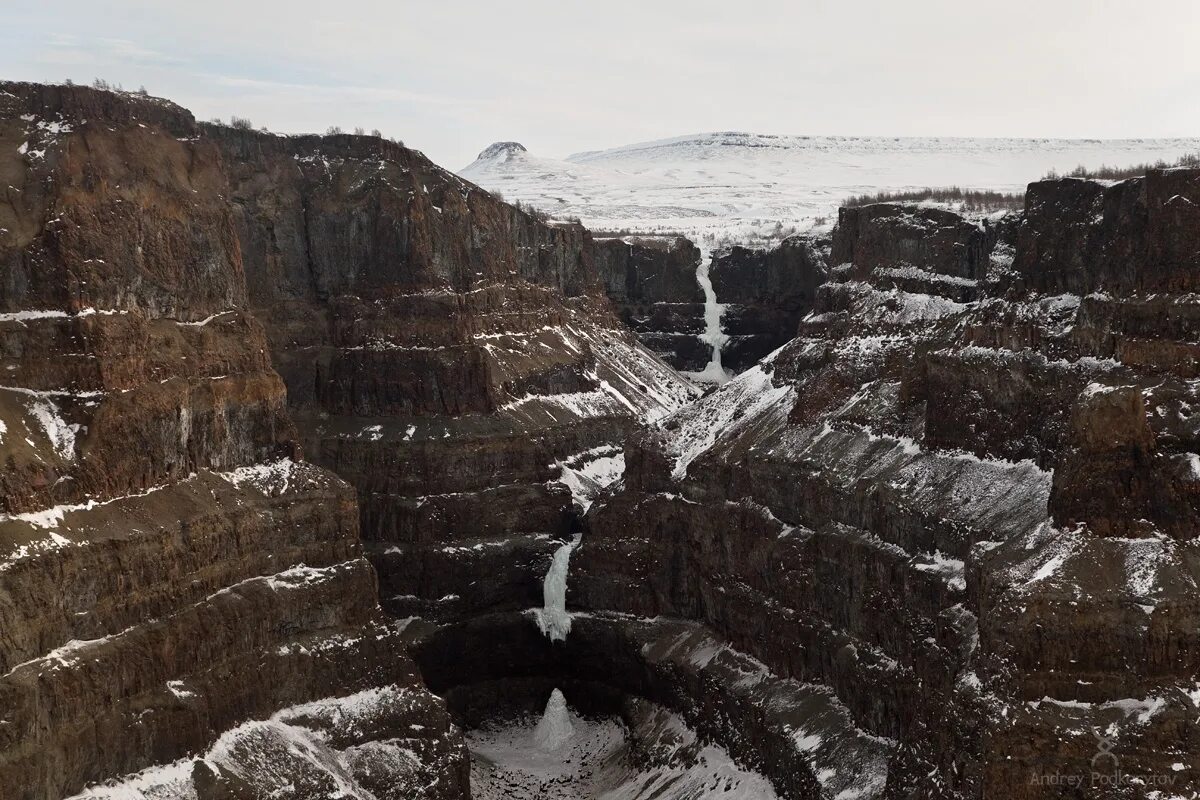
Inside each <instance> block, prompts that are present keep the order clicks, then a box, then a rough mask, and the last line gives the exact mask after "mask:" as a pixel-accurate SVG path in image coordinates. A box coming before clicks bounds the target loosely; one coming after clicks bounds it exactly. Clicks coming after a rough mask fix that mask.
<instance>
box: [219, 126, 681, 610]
mask: <svg viewBox="0 0 1200 800" xmlns="http://www.w3.org/2000/svg"><path fill="white" fill-rule="evenodd" d="M205 135H206V137H207V138H210V139H211V140H213V142H214V145H215V146H216V147H217V148H218V149H219V150H220V152H221V153H222V155H223V161H224V163H225V164H226V165H227V171H228V174H229V190H228V196H229V198H230V201H231V203H232V207H233V210H232V213H233V217H234V228H235V231H236V237H237V239H238V241H239V242H240V243H241V251H242V258H243V264H244V269H245V273H246V281H247V286H248V304H249V306H250V308H251V309H252V311H253V312H254V314H255V316H256V317H257V318H259V319H261V320H263V322H264V325H265V327H266V330H267V335H268V338H269V340H270V350H271V353H272V355H273V358H274V363H275V364H276V366H277V368H278V369H279V371H280V373H281V374H282V376H283V378H284V381H285V382H286V384H287V389H288V402H289V405H290V407H291V411H292V415H293V417H294V418H295V420H296V422H297V424H298V427H299V429H300V430H301V431H302V434H301V438H302V440H303V442H304V449H305V452H307V453H309V454H310V457H311V458H312V459H313V460H315V461H316V462H317V463H319V464H321V465H322V466H325V467H327V468H329V469H331V470H333V471H334V472H336V473H337V474H338V475H340V476H341V477H343V478H345V479H346V480H348V481H349V482H350V483H351V484H352V485H353V486H354V488H355V489H356V490H357V493H358V498H359V504H360V514H361V521H362V528H361V529H362V536H363V539H364V541H365V543H366V548H367V552H368V555H369V556H370V558H371V560H372V561H373V562H374V564H375V566H376V568H377V570H378V572H379V575H380V589H381V594H382V602H383V605H384V607H385V608H386V609H388V610H389V611H391V612H392V613H393V614H395V615H397V616H401V617H407V616H411V615H414V614H416V615H421V616H424V617H427V618H434V619H440V618H457V617H462V616H464V615H468V616H469V615H472V614H477V613H482V612H485V611H494V610H497V609H502V608H510V609H511V608H525V607H527V606H530V605H534V604H540V598H541V579H542V576H543V575H544V574H545V572H546V569H547V567H548V566H549V559H550V555H551V554H552V553H553V551H554V550H555V549H556V548H557V547H558V546H559V545H560V544H561V539H562V538H563V537H566V536H568V535H569V534H570V532H571V531H572V528H573V526H574V524H575V523H574V522H573V520H574V518H575V516H576V514H577V507H579V506H580V505H581V504H584V503H586V502H587V497H588V496H589V495H590V493H593V492H594V491H595V490H596V488H597V487H598V484H599V482H601V481H602V480H603V481H607V480H611V479H612V478H613V477H615V476H616V475H619V466H620V465H619V461H620V448H621V443H622V441H623V438H624V434H625V432H626V431H627V430H629V429H630V428H631V427H632V426H633V425H634V424H636V423H637V422H647V421H652V420H654V419H657V418H658V417H661V416H663V415H665V414H666V413H668V412H670V411H672V410H675V409H676V408H678V407H679V406H681V405H682V404H683V403H685V402H686V401H688V400H689V399H690V398H691V397H692V396H693V389H692V387H691V386H690V385H689V384H688V383H687V382H686V381H684V380H683V379H681V378H680V377H679V376H678V375H677V374H676V373H675V372H674V371H673V370H671V369H670V368H669V367H667V366H665V365H664V364H662V362H660V361H658V360H657V359H656V358H654V356H653V355H652V354H651V353H650V352H649V351H647V350H646V349H645V348H644V347H642V346H641V345H640V344H638V342H637V341H636V339H634V337H633V336H632V335H631V334H630V333H629V332H628V331H627V330H625V329H624V328H622V327H621V325H620V322H619V320H618V319H617V317H616V316H615V315H614V314H613V312H612V310H611V307H610V306H609V304H608V302H607V301H606V299H605V296H604V292H603V288H602V279H603V278H604V277H605V276H606V273H604V272H602V271H600V270H598V269H597V267H596V265H595V262H594V260H593V243H592V240H591V237H590V234H589V233H588V232H587V231H585V230H584V229H583V228H581V227H580V226H579V225H572V224H564V225H558V224H547V223H545V222H542V221H540V220H539V219H538V218H536V217H534V216H532V215H530V214H528V213H526V212H524V211H521V210H519V209H517V208H514V207H513V206H509V205H507V204H505V203H502V202H500V201H499V200H497V199H496V198H495V197H493V196H492V195H491V194H489V193H487V192H484V191H482V190H480V189H479V188H477V187H475V186H473V185H471V184H469V183H466V182H465V181H463V180H461V179H459V178H457V177H455V176H454V175H452V174H450V173H448V172H446V171H444V170H442V169H440V168H439V167H436V166H435V165H433V164H432V163H430V162H429V161H428V160H427V159H426V158H424V157H423V156H422V155H421V154H419V153H417V152H415V151H412V150H408V149H405V148H403V147H400V146H398V145H395V144H393V143H391V142H387V141H384V140H381V139H378V138H374V137H364V136H348V135H347V136H333V137H279V136H272V135H269V134H263V133H256V132H253V131H239V130H233V129H229V128H220V127H209V128H207V129H206V132H205Z"/></svg>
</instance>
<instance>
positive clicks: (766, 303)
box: [711, 235, 829, 372]
mask: <svg viewBox="0 0 1200 800" xmlns="http://www.w3.org/2000/svg"><path fill="white" fill-rule="evenodd" d="M828 264H829V241H828V240H827V239H825V238H823V237H820V236H816V235H801V236H793V237H791V238H788V239H785V240H784V241H783V242H781V243H780V245H779V246H778V247H774V248H771V249H769V250H752V249H749V248H746V247H736V246H735V247H731V248H729V249H728V250H726V251H723V252H719V253H717V254H716V255H714V256H713V263H712V269H711V275H712V283H713V289H714V291H715V292H716V295H717V300H718V301H719V302H720V303H721V305H722V306H723V307H724V312H723V314H722V316H721V328H722V330H723V331H724V333H725V335H726V336H727V337H728V341H727V342H726V344H725V346H724V348H723V350H722V363H723V364H724V365H725V366H726V367H728V368H729V369H731V370H733V371H734V372H742V371H744V370H746V369H749V368H750V367H752V366H753V365H754V364H755V363H756V362H757V361H758V360H759V359H761V358H762V357H764V356H766V355H767V354H768V353H770V352H772V351H774V350H775V349H776V348H778V347H780V346H782V345H784V344H786V343H787V342H789V341H791V340H792V338H794V337H795V335H796V331H797V326H798V325H799V323H800V320H801V319H803V318H804V317H805V316H806V315H807V314H808V312H809V311H811V310H812V308H813V304H814V303H815V302H816V295H817V287H819V286H820V285H821V284H823V283H824V282H825V280H826V277H827V272H828Z"/></svg>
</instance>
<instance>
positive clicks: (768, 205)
mask: <svg viewBox="0 0 1200 800" xmlns="http://www.w3.org/2000/svg"><path fill="white" fill-rule="evenodd" d="M1195 152H1200V139H1109V140H1105V139H973V138H949V137H938V138H893V137H855V136H768V135H762V134H753V133H736V132H723V133H708V134H697V135H692V136H681V137H677V138H673V139H661V140H658V141H652V142H644V143H640V144H631V145H625V146H623V147H616V148H612V149H609V150H598V151H592V152H586V153H576V154H574V155H571V156H567V157H566V158H565V159H562V160H560V159H555V158H547V157H543V156H540V155H535V154H533V153H531V152H529V151H528V150H526V148H525V147H524V146H522V145H521V144H519V143H517V142H497V143H496V144H493V145H491V146H489V147H488V148H486V149H485V150H484V151H483V152H481V153H480V154H479V157H478V158H477V159H476V160H475V161H474V162H473V163H471V164H469V165H467V166H466V167H464V168H463V169H461V170H459V171H458V174H459V175H461V176H462V177H464V178H466V179H468V180H470V181H473V182H475V183H477V184H479V185H480V186H482V187H484V188H485V189H488V190H490V191H494V192H499V193H500V194H502V195H503V196H504V198H505V199H506V200H508V201H509V202H514V201H520V202H521V203H524V204H528V205H532V206H534V207H535V208H539V209H541V210H543V211H546V212H547V213H549V214H551V215H552V216H554V217H556V218H564V217H579V218H580V220H581V221H582V222H583V223H584V224H585V225H586V226H587V227H589V228H591V229H592V230H596V231H605V232H630V233H667V232H674V233H682V234H684V235H686V236H688V237H689V238H692V239H693V240H694V241H696V242H698V243H699V242H705V243H707V244H709V245H714V246H719V245H722V244H728V243H749V244H754V243H764V244H765V243H769V242H771V241H773V240H777V239H779V238H781V237H782V236H786V235H788V234H790V233H793V232H797V231H802V230H805V229H808V228H811V227H813V226H814V225H816V226H821V225H831V224H832V223H833V222H834V221H836V218H837V209H838V206H839V204H840V203H841V201H843V200H844V199H846V198H847V197H850V196H853V195H859V194H872V193H876V192H879V191H884V190H886V191H898V190H905V189H917V188H922V187H926V186H960V187H964V188H972V189H987V190H994V191H1003V192H1021V191H1024V189H1025V186H1026V185H1027V184H1028V183H1030V182H1031V181H1035V180H1038V179H1039V178H1041V177H1043V176H1045V175H1046V174H1047V173H1048V172H1050V171H1051V170H1054V171H1057V172H1059V173H1063V172H1067V171H1070V170H1072V169H1074V168H1075V167H1077V166H1080V165H1084V166H1087V167H1090V168H1095V167H1099V166H1102V165H1110V166H1129V165H1133V164H1140V163H1153V162H1156V161H1159V160H1164V161H1168V162H1171V161H1175V160H1176V159H1178V158H1179V157H1180V156H1182V155H1185V154H1188V153H1195Z"/></svg>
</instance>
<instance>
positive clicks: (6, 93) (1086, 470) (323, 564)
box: [0, 82, 1200, 800]
mask: <svg viewBox="0 0 1200 800" xmlns="http://www.w3.org/2000/svg"><path fill="white" fill-rule="evenodd" d="M1033 177H1036V176H1033ZM0 184H2V185H5V186H6V187H7V188H6V189H5V195H4V202H3V203H0V264H3V269H4V281H3V284H2V293H0V298H2V301H3V308H2V309H0V334H2V336H3V351H2V352H0V359H2V366H3V374H4V375H5V376H6V377H5V379H4V381H3V382H2V383H3V386H0V452H2V453H3V456H4V471H3V489H4V491H3V504H4V505H3V509H0V786H2V787H4V793H3V796H4V797H5V798H7V797H13V798H14V800H57V799H58V798H64V797H86V798H93V799H98V798H108V799H109V800H128V798H146V799H149V798H153V799H154V800H174V799H176V798H178V799H180V800H182V799H183V798H188V799H189V800H241V799H242V798H247V799H248V798H265V797H273V798H296V800H303V799H312V800H316V799H317V798H332V797H343V798H356V800H393V799H394V800H401V799H403V800H410V799H415V798H430V800H451V798H467V797H472V796H474V797H476V798H485V799H486V798H500V797H509V798H520V797H530V798H548V797H608V798H622V799H625V800H638V799H640V798H645V800H649V798H652V797H658V798H668V797H670V798H702V797H713V796H719V797H729V798H773V797H779V798H800V799H806V798H823V799H828V800H833V799H834V798H836V799H837V800H853V799H854V798H861V799H862V800H869V799H870V798H889V799H895V800H899V799H900V798H961V800H983V798H988V799H989V800H990V799H991V798H1013V799H1014V800H1025V799H1026V798H1050V797H1054V798H1060V797H1061V798H1073V797H1116V798H1154V799H1155V800H1167V799H1168V798H1175V797H1180V798H1183V797H1194V796H1196V794H1197V793H1198V792H1200V779H1198V778H1197V773H1198V771H1200V680H1198V678H1197V675H1198V673H1200V641H1198V638H1200V588H1198V586H1197V580H1198V575H1197V573H1198V572H1200V551H1198V550H1197V546H1198V545H1197V538H1196V531H1197V530H1200V527H1198V523H1200V416H1198V414H1200V411H1197V410H1196V409H1200V383H1197V379H1198V378H1200V294H1198V293H1197V292H1198V290H1200V283H1198V282H1200V278H1198V277H1197V276H1200V169H1194V168H1178V169H1159V170H1151V171H1149V172H1148V173H1147V174H1146V175H1145V176H1143V177H1135V178H1130V179H1128V180H1123V181H1116V182H1101V181H1095V180H1088V179H1076V178H1061V179H1051V180H1042V181H1038V182H1035V183H1032V184H1030V186H1029V188H1028V190H1027V193H1026V199H1025V205H1024V208H1023V209H1021V210H1018V211H1013V212H1008V213H997V214H988V215H969V214H964V213H958V212H955V211H952V210H948V209H946V208H942V207H935V206H932V205H929V204H924V205H908V204H899V203H879V204H870V205H864V206H858V207H845V208H842V209H841V210H840V211H839V213H838V219H837V222H836V225H834V226H832V227H831V228H830V229H828V230H817V231H814V232H807V233H802V234H799V235H796V236H790V237H787V238H784V239H783V240H782V241H781V242H779V243H777V244H776V245H775V246H773V247H771V248H769V249H751V248H747V247H728V248H719V249H717V250H715V251H710V250H709V248H708V246H707V245H704V246H701V244H700V243H698V242H693V241H690V240H688V239H687V238H685V237H682V236H676V235H665V236H649V235H636V234H628V235H626V234H623V233H613V232H611V231H610V232H608V233H603V232H598V233H596V234H595V235H593V232H592V231H590V230H588V229H587V228H585V227H584V226H583V225H582V224H580V223H577V222H565V221H556V220H553V219H550V218H547V217H546V216H545V215H544V214H538V213H532V212H531V211H530V210H529V209H527V208H519V207H517V206H514V205H509V204H507V203H505V202H504V201H503V200H502V199H500V198H499V197H497V196H495V195H493V194H492V193H490V192H489V191H487V190H485V189H483V188H480V187H479V186H477V185H475V184H473V183H471V182H469V181H467V180H464V179H462V178H460V177H458V176H456V175H454V174H452V173H450V172H448V171H446V170H444V169H442V168H440V167H438V166H436V165H434V164H433V163H432V162H430V161H429V160H428V159H426V158H425V157H424V156H423V155H422V154H421V153H419V152H417V151H415V150H412V149H409V148H406V147H404V146H402V145H400V144H398V143H395V142H391V141H389V140H386V139H383V138H380V137H377V136H366V135H356V134H332V135H326V136H316V135H309V136H284V135H277V134H272V133H269V132H265V131H255V130H249V129H246V128H234V127H230V126H224V125H218V124H213V123H201V122H197V121H196V120H195V119H194V118H193V116H192V114H191V113H190V112H188V111H187V110H185V109H183V108H181V107H179V106H177V105H174V104H173V103H171V102H169V101H166V100H162V99H159V98H154V97H149V96H143V95H139V94H137V93H123V92H115V91H103V90H98V89H92V88H86V87H79V86H67V85H42V84H29V83H16V82H7V83H0ZM701 275H702V276H703V277H704V278H705V279H706V280H707V281H708V284H709V285H708V286H703V285H702V282H701V281H698V280H697V277H698V276H701ZM721 306H724V310H723V313H722V311H721ZM714 323H715V327H714ZM714 365H715V367H714ZM726 370H728V372H729V373H730V374H728V375H727V374H726ZM687 373H701V374H700V376H699V377H700V378H706V379H708V380H707V381H704V380H692V379H689V377H688V376H687ZM718 373H719V374H718ZM717 384H719V385H717ZM1098 739H1099V740H1101V741H1102V742H1103V743H1104V744H1103V746H1102V747H1101V748H1100V749H1098V745H1097V741H1098ZM1098 754H1100V755H1104V756H1105V758H1102V759H1101V760H1100V762H1097V755H1098ZM1108 756H1111V757H1112V759H1115V761H1113V760H1110V759H1109V758H1108ZM1113 764H1115V765H1116V768H1115V772H1116V773H1119V776H1123V777H1119V778H1118V779H1117V780H1116V781H1115V783H1114V784H1112V785H1110V784H1108V783H1104V784H1099V783H1096V781H1097V778H1096V775H1097V774H1099V775H1101V777H1102V778H1104V779H1107V778H1108V777H1109V774H1110V773H1114V769H1113Z"/></svg>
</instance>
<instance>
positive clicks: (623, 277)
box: [593, 236, 710, 371]
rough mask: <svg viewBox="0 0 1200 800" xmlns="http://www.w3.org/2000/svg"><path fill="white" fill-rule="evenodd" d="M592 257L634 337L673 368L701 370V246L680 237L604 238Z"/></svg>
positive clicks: (704, 353) (705, 354) (704, 349)
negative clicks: (697, 268)
mask: <svg viewBox="0 0 1200 800" xmlns="http://www.w3.org/2000/svg"><path fill="white" fill-rule="evenodd" d="M593 258H594V259H595V262H596V270H597V272H598V273H599V274H600V276H601V278H602V279H603V281H604V289H605V292H606V293H607V294H608V296H609V297H610V298H611V299H612V302H613V304H614V305H615V306H616V308H617V309H618V311H619V313H620V316H621V321H622V322H624V323H625V325H626V326H627V327H629V328H630V330H632V331H634V332H635V333H636V334H637V336H638V339H639V340H640V341H641V342H642V343H643V344H645V345H646V346H647V347H649V348H650V349H651V350H653V351H654V352H655V353H656V354H658V356H659V357H661V358H662V359H663V360H664V361H666V362H667V363H668V364H670V365H671V366H673V367H675V368H676V369H681V370H690V371H699V370H702V369H704V365H705V364H707V363H708V359H709V355H710V352H709V351H710V348H709V346H708V345H707V344H706V343H705V342H704V341H703V340H702V339H701V338H700V336H701V334H703V333H704V292H703V291H701V289H700V284H699V283H697V282H696V267H698V266H699V265H700V258H701V252H700V249H699V248H697V247H696V246H695V245H694V244H692V243H691V242H690V241H688V240H687V239H685V238H683V237H681V236H680V237H658V238H655V237H648V236H625V237H621V238H609V237H604V238H598V239H596V240H595V245H594V250H593Z"/></svg>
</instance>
